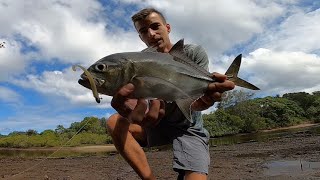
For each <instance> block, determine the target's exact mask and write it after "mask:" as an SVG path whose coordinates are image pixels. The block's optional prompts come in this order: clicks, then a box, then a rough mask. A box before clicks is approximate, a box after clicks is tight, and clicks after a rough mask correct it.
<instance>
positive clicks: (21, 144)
mask: <svg viewBox="0 0 320 180" xmlns="http://www.w3.org/2000/svg"><path fill="white" fill-rule="evenodd" d="M105 124H106V119H105V118H101V119H99V118H96V117H86V118H84V119H83V120H82V121H81V122H74V123H72V124H71V125H70V127H69V128H65V127H63V126H62V125H58V126H57V128H56V129H55V130H51V129H48V130H45V131H43V132H41V133H38V132H37V131H35V130H32V129H30V130H28V131H26V132H21V131H15V132H12V133H10V134H8V135H7V136H1V137H0V147H15V148H28V147H60V146H81V145H101V144H111V143H112V140H111V137H110V136H109V135H108V134H107V131H106V126H105ZM77 133H78V134H77ZM73 136H74V137H73ZM72 137H73V138H72ZM71 138H72V139H71ZM70 139H71V140H70Z"/></svg>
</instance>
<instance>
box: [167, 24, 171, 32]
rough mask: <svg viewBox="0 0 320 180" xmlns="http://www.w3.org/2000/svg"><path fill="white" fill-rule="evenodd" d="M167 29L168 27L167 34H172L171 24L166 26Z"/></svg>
mask: <svg viewBox="0 0 320 180" xmlns="http://www.w3.org/2000/svg"><path fill="white" fill-rule="evenodd" d="M166 27H167V32H168V33H170V32H171V27H170V24H166Z"/></svg>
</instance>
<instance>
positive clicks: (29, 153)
mask: <svg viewBox="0 0 320 180" xmlns="http://www.w3.org/2000/svg"><path fill="white" fill-rule="evenodd" d="M55 151H56V150H50V149H33V150H28V149H0V158H1V157H21V158H39V157H46V158H48V157H55V158H56V157H80V156H94V155H100V156H105V155H108V154H110V152H79V151H74V150H64V149H63V150H59V151H57V152H55Z"/></svg>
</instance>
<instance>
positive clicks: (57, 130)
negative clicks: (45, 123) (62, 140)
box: [54, 125, 66, 134]
mask: <svg viewBox="0 0 320 180" xmlns="http://www.w3.org/2000/svg"><path fill="white" fill-rule="evenodd" d="M54 131H55V132H56V133H58V134H62V133H65V132H66V128H64V127H63V125H58V126H57V128H56V129H55V130H54Z"/></svg>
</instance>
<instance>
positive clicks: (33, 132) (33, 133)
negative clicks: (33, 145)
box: [26, 129, 38, 136]
mask: <svg viewBox="0 0 320 180" xmlns="http://www.w3.org/2000/svg"><path fill="white" fill-rule="evenodd" d="M37 134H38V132H37V131H36V130H33V129H29V130H27V131H26V135H27V136H33V135H37Z"/></svg>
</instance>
